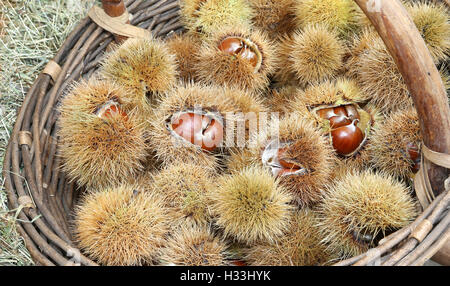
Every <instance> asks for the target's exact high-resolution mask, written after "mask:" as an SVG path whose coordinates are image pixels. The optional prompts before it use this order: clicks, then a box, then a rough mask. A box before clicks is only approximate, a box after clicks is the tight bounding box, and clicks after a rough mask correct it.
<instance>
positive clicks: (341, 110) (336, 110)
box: [333, 106, 347, 116]
mask: <svg viewBox="0 0 450 286" xmlns="http://www.w3.org/2000/svg"><path fill="white" fill-rule="evenodd" d="M333 110H334V114H336V115H338V116H339V115H342V116H347V110H346V108H345V107H344V106H336V107H335V108H334V109H333Z"/></svg>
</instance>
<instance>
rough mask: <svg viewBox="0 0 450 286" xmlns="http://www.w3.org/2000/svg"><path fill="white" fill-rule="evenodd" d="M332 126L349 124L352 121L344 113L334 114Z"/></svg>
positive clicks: (331, 121) (331, 120) (337, 126)
mask: <svg viewBox="0 0 450 286" xmlns="http://www.w3.org/2000/svg"><path fill="white" fill-rule="evenodd" d="M329 120H330V127H331V128H333V129H334V128H339V127H342V126H345V125H349V124H351V123H352V121H351V120H350V119H349V118H348V117H347V116H344V115H338V116H333V117H331V118H330V119H329Z"/></svg>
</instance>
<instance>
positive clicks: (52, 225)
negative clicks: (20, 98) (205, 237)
mask: <svg viewBox="0 0 450 286" xmlns="http://www.w3.org/2000/svg"><path fill="white" fill-rule="evenodd" d="M355 1H356V2H357V3H358V5H359V6H360V7H361V8H362V9H363V10H364V12H365V13H366V14H367V15H368V17H369V18H370V20H371V21H372V23H373V24H374V25H375V26H376V27H377V30H378V31H379V33H380V36H381V37H382V38H383V40H384V41H385V43H386V46H387V47H388V49H389V51H390V53H391V55H392V56H393V57H394V59H395V61H396V63H397V65H398V67H399V70H400V71H401V73H402V74H403V77H404V79H405V81H406V83H407V85H408V87H409V90H410V93H411V95H412V97H413V99H414V102H415V105H416V107H417V111H418V113H419V116H420V119H421V120H420V124H421V130H422V135H423V137H424V146H428V148H430V149H431V150H434V151H437V152H440V153H441V154H438V153H436V152H433V151H428V152H424V156H425V157H424V158H423V160H424V161H425V162H428V164H423V165H425V168H424V169H425V170H424V171H422V172H421V173H420V174H422V176H421V177H420V178H421V180H420V182H422V183H421V184H416V188H417V190H416V192H418V193H420V194H424V197H425V198H426V197H427V196H426V195H425V194H428V197H429V198H430V199H429V201H430V204H429V206H428V207H426V208H425V210H424V211H423V213H422V214H421V215H420V216H419V217H418V218H417V220H416V221H415V222H414V223H412V224H411V225H410V226H408V227H405V228H403V229H401V230H399V231H397V232H396V233H394V234H391V235H390V236H389V237H386V238H384V239H383V240H382V241H381V242H380V245H379V246H378V247H377V248H375V249H371V250H369V251H368V252H367V253H365V254H363V255H360V256H357V257H354V258H351V259H348V260H345V261H342V262H340V263H338V264H337V265H352V264H355V265H374V264H377V263H380V264H382V265H422V264H423V263H424V262H425V261H426V260H428V259H430V258H431V257H432V256H433V255H434V254H435V253H436V252H437V251H438V250H439V249H441V248H443V249H444V248H445V249H446V251H447V252H446V253H443V252H441V257H443V259H442V260H441V263H442V262H443V263H446V264H449V263H450V262H449V254H448V248H449V246H448V242H450V240H449V239H448V238H449V235H450V229H449V228H448V225H449V221H450V213H449V203H450V194H449V190H448V186H447V189H446V190H444V184H443V182H444V179H445V178H447V176H448V171H447V170H446V169H445V168H442V167H438V166H437V165H436V164H433V163H437V164H440V165H442V166H445V167H447V168H449V167H450V166H448V162H446V161H445V160H442V157H445V156H448V155H446V154H449V153H450V109H449V106H448V102H447V96H446V92H445V89H444V87H443V84H442V81H441V79H440V76H439V73H438V71H437V70H436V67H435V66H434V64H433V61H432V59H431V56H430V54H429V52H428V50H427V49H426V46H425V43H424V42H423V40H422V38H421V37H420V35H419V33H418V31H417V29H416V28H415V26H414V24H413V23H412V22H411V20H410V18H409V17H408V15H407V13H406V11H405V10H404V8H403V7H402V6H401V4H400V2H399V0H376V1H373V0H355ZM103 4H104V8H105V12H106V14H107V15H109V16H110V17H111V18H114V19H119V18H120V17H121V16H120V15H122V14H123V9H121V7H120V5H123V2H122V1H103ZM125 6H126V9H127V11H128V12H129V13H130V14H132V15H133V17H132V20H131V23H130V24H131V25H134V26H137V27H140V28H142V29H145V30H148V31H151V32H152V34H153V35H155V36H164V35H166V34H168V33H170V32H172V31H174V32H179V31H182V30H183V27H182V25H181V23H180V21H179V7H178V2H177V1H176V0H159V1H158V0H148V1H140V0H129V1H126V2H125ZM122 7H123V6H122ZM90 15H91V14H90ZM91 17H92V15H91ZM122 18H123V17H122ZM92 19H93V18H89V17H88V18H86V19H84V20H82V21H81V22H80V23H79V24H78V26H77V27H76V28H75V29H74V30H73V31H72V33H71V34H70V35H69V36H68V38H67V40H66V41H65V42H64V44H63V46H62V47H61V49H60V50H59V52H58V53H57V54H56V56H55V57H54V59H53V60H52V61H50V62H49V64H48V65H47V67H46V69H45V70H44V71H43V72H42V73H41V74H40V75H39V76H38V78H37V79H36V81H35V82H34V84H33V85H32V86H31V88H30V89H29V91H28V94H27V96H26V97H25V100H24V102H23V105H22V107H21V109H20V112H19V114H18V116H17V122H16V124H15V126H14V130H13V132H12V135H11V139H10V141H9V144H8V148H7V151H6V155H5V160H4V168H3V176H4V178H5V186H6V190H7V194H8V200H9V207H10V208H11V209H16V208H20V209H21V211H20V213H19V217H18V218H19V220H18V223H17V228H18V230H19V232H20V234H21V235H22V237H23V238H24V240H25V244H26V247H27V248H28V250H29V252H30V253H31V256H32V258H33V260H34V261H35V262H36V264H38V265H96V263H95V262H93V261H91V260H90V259H89V258H87V257H85V256H83V255H81V254H80V252H79V251H78V250H77V249H76V248H75V246H74V243H73V242H72V237H71V232H70V224H69V223H70V221H71V219H72V217H71V215H72V212H71V210H72V208H73V206H74V204H75V202H76V200H77V198H78V195H79V192H80V191H79V188H78V187H77V186H76V185H75V184H74V183H69V182H68V180H67V179H66V177H65V175H64V173H62V172H61V171H60V156H58V138H57V136H56V135H55V134H56V127H55V123H56V121H57V118H58V112H57V110H56V109H55V106H56V104H57V102H58V100H59V98H60V97H61V95H62V94H63V92H64V91H65V90H66V88H67V87H68V86H69V85H70V83H72V82H73V81H77V80H79V79H80V78H89V77H90V76H91V75H92V74H93V73H94V72H95V71H96V70H97V68H98V64H99V62H100V61H101V59H102V56H103V54H104V51H105V50H106V48H107V47H108V45H109V44H110V43H111V42H112V41H114V40H115V39H118V38H120V37H123V36H124V35H127V34H126V33H121V31H123V29H120V27H116V28H119V29H116V28H114V27H112V28H111V29H109V28H108V27H107V25H102V24H99V21H98V19H97V21H95V22H94V21H93V20H92ZM114 19H113V20H114ZM94 20H95V19H94ZM111 23H113V24H114V23H116V24H117V23H119V22H118V21H112V22H110V24H111ZM117 25H118V24H117ZM113 26H114V25H113ZM127 27H128V28H130V26H129V25H128V26H127ZM122 28H123V27H122ZM108 30H109V31H108ZM125 30H126V29H125ZM110 31H114V33H116V35H114V34H113V33H111V32H110ZM141 32H142V30H141ZM427 150H428V149H427ZM439 155H440V156H439ZM447 159H448V158H447ZM427 166H428V167H429V168H427ZM428 178H430V180H428ZM417 181H419V180H417ZM430 182H431V183H430ZM431 188H432V189H434V190H436V191H435V192H434V194H436V197H435V198H434V199H432V198H433V196H434V194H433V192H432V191H431ZM439 193H440V194H439ZM422 204H423V205H424V204H427V203H426V202H423V203H422Z"/></svg>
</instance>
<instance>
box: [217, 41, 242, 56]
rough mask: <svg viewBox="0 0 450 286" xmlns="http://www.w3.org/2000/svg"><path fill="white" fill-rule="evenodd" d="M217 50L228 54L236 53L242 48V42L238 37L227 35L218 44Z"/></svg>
mask: <svg viewBox="0 0 450 286" xmlns="http://www.w3.org/2000/svg"><path fill="white" fill-rule="evenodd" d="M218 48H219V50H221V51H222V52H225V53H227V54H230V55H238V54H239V53H240V52H241V50H242V49H243V48H244V43H243V42H242V40H241V39H239V38H234V37H229V38H226V39H224V40H223V41H222V42H220V44H219V47H218Z"/></svg>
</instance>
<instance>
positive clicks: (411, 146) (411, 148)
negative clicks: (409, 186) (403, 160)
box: [406, 142, 421, 173]
mask: <svg viewBox="0 0 450 286" xmlns="http://www.w3.org/2000/svg"><path fill="white" fill-rule="evenodd" d="M406 152H407V153H408V156H409V158H410V159H411V160H412V161H413V164H412V166H411V169H412V171H413V172H414V173H417V172H418V171H419V169H420V162H421V158H420V151H419V147H418V146H417V145H416V144H415V143H411V142H409V143H408V144H406Z"/></svg>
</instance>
